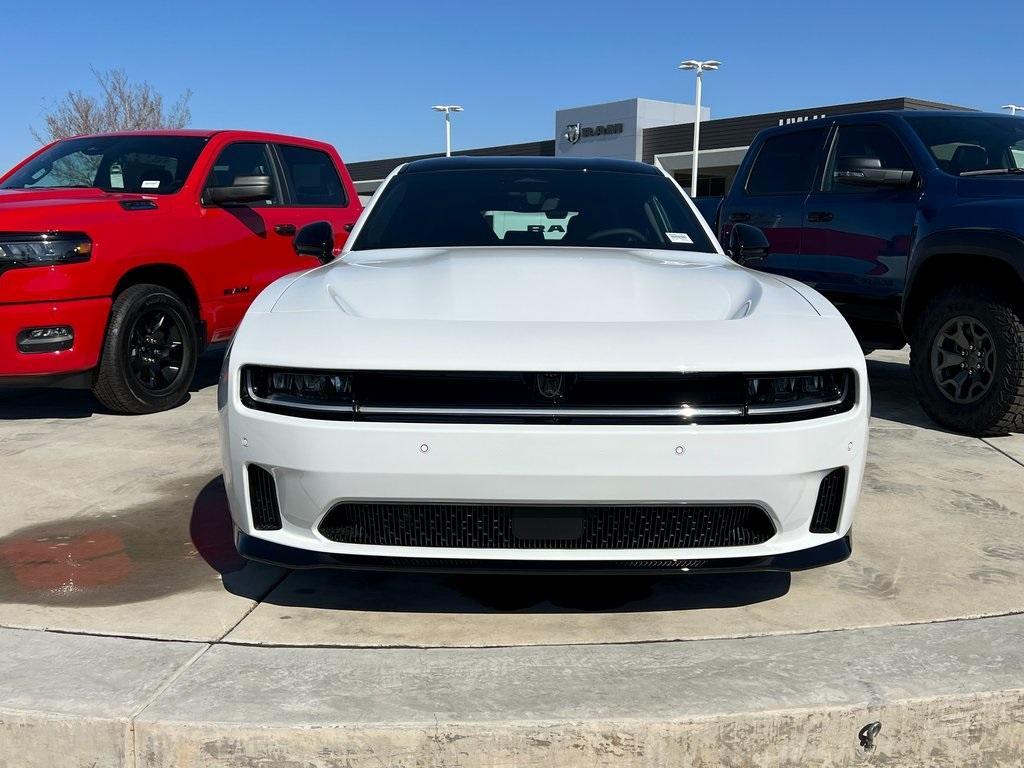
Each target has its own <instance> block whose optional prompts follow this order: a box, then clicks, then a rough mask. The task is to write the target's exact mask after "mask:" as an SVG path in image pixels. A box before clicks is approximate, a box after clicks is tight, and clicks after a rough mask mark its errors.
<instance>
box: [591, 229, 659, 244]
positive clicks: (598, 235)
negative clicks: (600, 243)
mask: <svg viewBox="0 0 1024 768" xmlns="http://www.w3.org/2000/svg"><path fill="white" fill-rule="evenodd" d="M616 235H624V236H626V237H631V238H633V239H634V240H637V241H638V242H641V243H642V242H644V241H645V240H646V238H645V237H644V236H643V233H642V232H640V231H638V230H636V229H630V228H629V227H617V228H615V229H599V230H597V232H591V233H590V234H589V235H587V242H588V243H589V242H592V241H594V240H604V239H605V238H606V237H614V236H616Z"/></svg>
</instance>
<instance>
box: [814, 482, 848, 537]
mask: <svg viewBox="0 0 1024 768" xmlns="http://www.w3.org/2000/svg"><path fill="white" fill-rule="evenodd" d="M845 489H846V467H840V468H839V469H833V470H832V471H831V472H829V473H828V474H827V475H825V477H823V478H822V479H821V485H819V486H818V500H817V501H816V502H815V504H814V516H813V517H812V518H811V533H835V532H836V528H838V527H839V515H840V514H841V513H842V511H843V497H844V494H843V491H844V490H845Z"/></svg>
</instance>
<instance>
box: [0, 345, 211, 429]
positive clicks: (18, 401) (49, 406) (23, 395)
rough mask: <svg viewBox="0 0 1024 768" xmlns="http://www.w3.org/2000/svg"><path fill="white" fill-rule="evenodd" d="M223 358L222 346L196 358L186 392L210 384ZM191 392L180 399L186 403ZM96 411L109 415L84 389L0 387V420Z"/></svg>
mask: <svg viewBox="0 0 1024 768" xmlns="http://www.w3.org/2000/svg"><path fill="white" fill-rule="evenodd" d="M223 360H224V346H223V345H220V346H219V347H217V348H211V349H210V350H208V351H206V352H204V353H203V354H201V355H200V356H199V359H198V360H197V361H196V373H195V376H194V377H193V378H192V384H191V385H190V386H189V392H190V393H192V392H199V391H200V390H203V389H206V388H207V387H212V386H215V385H216V384H217V379H218V378H219V376H220V366H221V362H222V361H223ZM190 399H191V394H190V395H189V396H188V397H186V398H185V400H184V401H182V403H181V405H179V406H178V407H179V408H180V407H181V406H182V405H185V404H186V403H187V402H188V401H189V400H190ZM97 413H106V414H109V413H110V411H108V410H107V409H106V408H104V407H103V405H102V404H101V403H100V402H99V401H98V400H97V399H96V398H95V397H93V395H92V392H90V391H89V390H86V389H58V388H54V387H50V388H42V387H3V388H0V421H13V420H16V419H31V420H36V419H86V418H89V417H90V416H92V415H93V414H97Z"/></svg>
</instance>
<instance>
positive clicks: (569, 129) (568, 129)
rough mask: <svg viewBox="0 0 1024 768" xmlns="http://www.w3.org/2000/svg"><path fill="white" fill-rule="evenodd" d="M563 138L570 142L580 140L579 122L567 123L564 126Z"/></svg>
mask: <svg viewBox="0 0 1024 768" xmlns="http://www.w3.org/2000/svg"><path fill="white" fill-rule="evenodd" d="M565 138H566V140H568V142H569V143H570V144H575V143H576V142H577V141H579V140H580V124H579V123H569V125H567V126H565Z"/></svg>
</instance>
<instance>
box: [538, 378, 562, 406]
mask: <svg viewBox="0 0 1024 768" xmlns="http://www.w3.org/2000/svg"><path fill="white" fill-rule="evenodd" d="M534 380H535V382H536V385H537V392H539V393H540V396H541V397H545V398H547V399H548V400H552V401H558V400H561V399H562V398H563V397H565V393H566V390H567V389H568V387H567V386H566V379H565V374H564V373H538V374H537V376H536V378H535V379H534Z"/></svg>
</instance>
